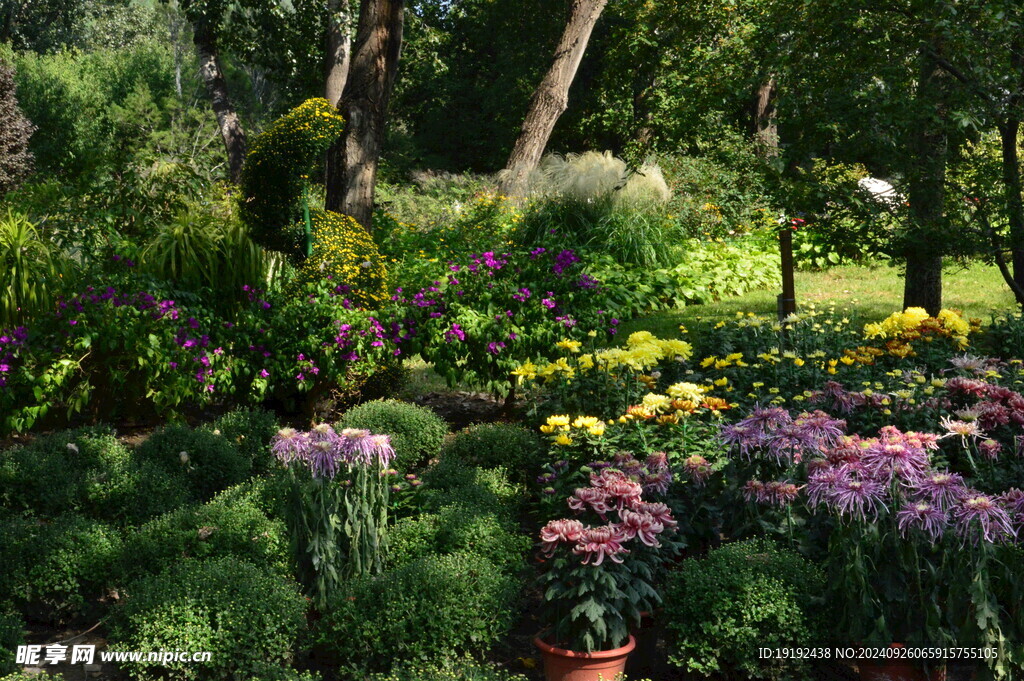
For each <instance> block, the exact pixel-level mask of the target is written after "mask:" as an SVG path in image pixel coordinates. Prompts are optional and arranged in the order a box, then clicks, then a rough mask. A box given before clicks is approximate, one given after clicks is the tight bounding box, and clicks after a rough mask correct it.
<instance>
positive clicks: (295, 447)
mask: <svg viewBox="0 0 1024 681" xmlns="http://www.w3.org/2000/svg"><path fill="white" fill-rule="evenodd" d="M308 447H309V438H308V437H307V436H306V434H305V433H300V432H299V431H297V430H295V429H294V428H282V429H281V430H279V431H277V435H275V436H274V441H273V442H272V443H271V445H270V451H271V452H272V453H273V455H274V456H275V457H277V459H278V460H279V461H281V462H282V463H285V464H289V463H291V462H292V461H295V460H296V459H303V458H305V456H306V451H307V449H308Z"/></svg>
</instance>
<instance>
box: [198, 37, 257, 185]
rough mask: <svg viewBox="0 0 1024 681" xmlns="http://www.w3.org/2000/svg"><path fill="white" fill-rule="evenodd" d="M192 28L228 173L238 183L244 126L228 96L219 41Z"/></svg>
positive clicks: (243, 154) (243, 145)
mask: <svg viewBox="0 0 1024 681" xmlns="http://www.w3.org/2000/svg"><path fill="white" fill-rule="evenodd" d="M193 28H194V35H193V41H194V42H195V45H196V52H197V53H198V54H199V75H200V77H201V78H202V79H203V83H204V84H205V85H206V91H207V92H208V93H209V95H210V99H211V100H213V113H214V114H216V116H217V126H218V127H219V128H220V136H221V138H222V139H223V140H224V149H225V150H226V151H227V154H228V173H229V176H230V178H231V181H232V182H235V183H237V182H238V181H239V179H240V178H241V175H242V164H243V163H244V162H245V148H246V141H245V130H244V129H243V128H242V121H241V120H240V119H239V118H238V113H236V112H235V107H234V106H232V104H231V98H230V97H229V96H228V85H227V83H226V82H225V81H224V72H223V71H222V70H221V67H220V57H219V55H218V52H217V41H216V39H215V38H214V35H213V33H212V32H211V31H210V30H209V29H208V28H207V27H205V26H202V25H196V26H194V27H193Z"/></svg>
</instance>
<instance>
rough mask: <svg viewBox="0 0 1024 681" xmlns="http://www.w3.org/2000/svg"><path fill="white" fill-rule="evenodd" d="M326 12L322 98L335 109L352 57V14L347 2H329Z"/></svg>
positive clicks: (347, 0)
mask: <svg viewBox="0 0 1024 681" xmlns="http://www.w3.org/2000/svg"><path fill="white" fill-rule="evenodd" d="M327 11H328V14H329V15H328V18H327V77H326V79H325V83H324V97H326V98H327V101H328V102H330V103H331V106H334V107H336V106H338V102H339V101H341V93H342V92H344V91H345V81H346V80H348V67H349V62H350V61H351V57H352V34H351V24H352V12H351V9H350V7H349V0H329V2H328V3H327Z"/></svg>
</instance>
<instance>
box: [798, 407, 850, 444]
mask: <svg viewBox="0 0 1024 681" xmlns="http://www.w3.org/2000/svg"><path fill="white" fill-rule="evenodd" d="M793 425H794V426H795V427H796V428H798V429H799V430H800V431H801V432H802V433H804V434H805V435H807V436H808V437H810V438H812V439H813V440H814V441H816V442H817V443H818V444H819V445H824V446H826V447H832V446H835V445H836V444H837V443H838V442H839V438H841V437H842V436H843V433H844V431H845V430H846V421H843V420H842V419H834V418H832V417H831V416H829V415H828V414H826V413H825V412H823V411H820V410H815V411H813V412H811V413H804V414H800V416H798V417H797V418H796V420H795V421H794V422H793Z"/></svg>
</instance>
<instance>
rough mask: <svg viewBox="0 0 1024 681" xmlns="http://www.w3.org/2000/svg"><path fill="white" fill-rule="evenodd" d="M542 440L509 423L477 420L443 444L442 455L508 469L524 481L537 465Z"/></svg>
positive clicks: (527, 429) (488, 466)
mask: <svg viewBox="0 0 1024 681" xmlns="http://www.w3.org/2000/svg"><path fill="white" fill-rule="evenodd" d="M542 451H543V450H542V447H541V441H540V438H539V437H538V436H537V434H536V433H534V432H533V431H532V430H530V429H529V428H524V427H523V426H518V425H514V424H511V423H480V424H477V425H473V426H470V427H468V428H466V429H464V430H461V431H459V432H458V433H456V434H455V435H454V436H452V437H451V438H450V439H449V440H448V441H447V442H446V443H445V446H444V450H443V452H442V456H446V457H448V456H450V457H455V458H457V459H459V460H461V461H464V462H466V463H468V464H471V465H474V466H481V467H483V468H496V467H498V466H503V467H505V468H507V469H508V470H509V471H510V472H511V473H512V474H513V475H514V476H515V479H516V480H517V481H519V482H526V479H527V476H529V475H530V474H531V473H533V472H534V471H535V470H536V469H537V468H538V467H539V464H540V461H539V459H540V454H541V452H542Z"/></svg>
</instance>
